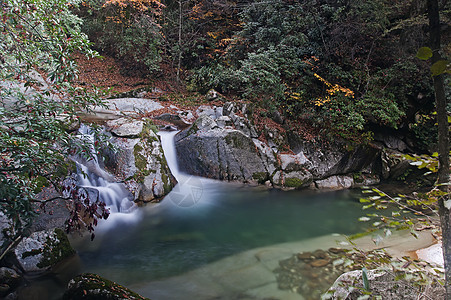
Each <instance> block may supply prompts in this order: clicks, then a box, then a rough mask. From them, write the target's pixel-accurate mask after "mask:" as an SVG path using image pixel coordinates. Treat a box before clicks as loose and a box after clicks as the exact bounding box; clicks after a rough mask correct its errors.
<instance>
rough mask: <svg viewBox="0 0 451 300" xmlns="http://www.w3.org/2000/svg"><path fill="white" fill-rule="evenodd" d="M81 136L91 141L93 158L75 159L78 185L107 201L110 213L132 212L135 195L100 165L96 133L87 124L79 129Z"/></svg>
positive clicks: (95, 197) (94, 196)
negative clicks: (96, 147) (96, 146)
mask: <svg viewBox="0 0 451 300" xmlns="http://www.w3.org/2000/svg"><path fill="white" fill-rule="evenodd" d="M79 135H80V138H82V139H85V140H88V141H90V142H91V144H92V146H91V154H92V155H93V159H92V160H90V161H86V160H84V159H81V158H77V159H75V161H76V163H77V167H78V180H77V181H78V183H77V184H78V186H80V187H83V188H85V189H86V190H87V192H88V193H89V194H90V195H91V196H92V197H93V198H94V199H99V200H101V201H103V202H105V204H106V206H107V207H108V208H109V210H110V213H112V214H114V213H130V212H131V211H133V210H134V209H135V207H136V206H135V204H134V202H133V196H132V195H131V193H130V192H129V191H128V190H127V189H126V187H125V185H124V184H123V183H118V182H115V181H114V177H113V176H112V175H111V174H109V173H107V172H106V171H105V170H104V169H103V168H102V167H101V165H100V163H99V158H98V157H97V155H96V153H95V150H94V134H93V133H92V132H91V130H90V128H89V127H88V126H86V125H82V126H81V127H80V130H79Z"/></svg>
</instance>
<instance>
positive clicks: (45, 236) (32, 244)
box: [15, 228, 75, 272]
mask: <svg viewBox="0 0 451 300" xmlns="http://www.w3.org/2000/svg"><path fill="white" fill-rule="evenodd" d="M15 254H16V257H17V259H18V261H19V263H20V264H21V266H22V268H23V269H24V270H25V271H26V272H40V271H46V270H48V269H50V268H51V267H53V266H55V265H56V264H58V263H60V262H61V261H63V260H64V259H66V258H69V257H71V256H72V255H74V254H75V250H74V249H73V248H72V246H71V245H70V242H69V239H68V238H67V236H66V234H65V233H64V231H63V230H61V229H59V228H57V229H54V230H51V231H38V232H34V233H33V234H32V235H31V236H30V237H28V238H25V239H24V240H22V241H21V242H20V243H19V245H17V247H16V249H15Z"/></svg>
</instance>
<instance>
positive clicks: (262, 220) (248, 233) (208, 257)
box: [33, 132, 362, 300]
mask: <svg viewBox="0 0 451 300" xmlns="http://www.w3.org/2000/svg"><path fill="white" fill-rule="evenodd" d="M174 134H175V133H174V132H161V133H160V136H161V139H162V145H163V149H164V152H165V156H166V157H167V160H168V164H169V166H170V168H171V171H172V172H173V174H174V176H175V177H176V178H177V180H178V182H179V183H178V185H177V186H176V187H175V188H174V190H173V191H172V192H171V193H170V194H169V195H167V196H166V197H165V199H163V201H162V202H160V203H158V204H150V205H146V206H144V207H140V208H138V209H133V210H126V211H125V212H114V213H112V214H111V216H110V218H109V219H108V220H106V221H103V222H101V223H100V224H99V226H98V228H96V238H95V239H94V241H93V242H91V241H90V239H89V236H88V235H86V236H83V237H80V236H78V235H73V236H72V237H71V243H72V245H73V246H74V248H75V249H76V250H77V253H78V255H77V256H76V257H75V258H74V259H72V260H71V261H70V262H68V263H66V264H65V265H63V266H60V267H59V269H57V270H55V273H54V274H52V275H49V276H46V277H43V278H41V279H39V281H38V282H35V284H34V285H33V286H34V288H35V289H39V290H38V293H39V294H41V295H45V298H38V297H34V298H33V299H59V297H60V296H61V294H62V292H63V290H64V288H65V286H66V284H67V281H68V280H69V279H70V278H71V277H73V276H74V275H76V274H79V273H83V272H93V273H97V274H99V275H101V276H104V277H105V278H108V279H110V280H113V281H116V282H118V283H120V284H122V285H125V286H128V287H131V288H132V289H133V287H134V286H139V287H145V286H146V285H147V284H149V283H152V282H154V281H161V280H164V279H166V278H170V277H173V276H179V275H182V274H185V273H187V272H189V271H192V270H195V269H198V268H200V267H203V266H206V265H208V264H211V263H213V262H215V261H218V260H220V259H223V258H225V257H230V256H233V255H237V254H239V253H242V252H244V251H246V250H249V249H253V248H259V247H266V246H271V245H275V244H280V243H287V242H298V241H307V240H309V239H312V238H316V237H320V236H325V235H330V234H333V233H338V234H353V233H356V232H359V231H361V230H362V224H361V223H359V222H358V221H357V219H358V217H360V216H361V215H362V209H361V204H360V203H359V201H358V197H359V193H358V192H355V191H338V192H336V191H335V192H324V191H323V192H318V191H311V190H302V191H289V192H287V191H279V190H275V189H270V190H268V189H265V188H261V187H250V186H246V185H243V184H236V183H226V182H220V181H216V180H211V179H205V178H199V177H194V176H189V175H186V174H182V173H180V172H179V171H178V168H177V162H176V161H175V147H174V144H173V136H174ZM106 185H108V184H106ZM120 198H121V199H122V198H124V197H123V196H121V197H120ZM121 199H119V201H123V200H121ZM121 205H122V206H123V203H122V204H121ZM121 205H119V206H121ZM141 290H143V291H144V292H143V291H141V292H142V294H143V296H146V297H150V298H152V299H156V300H164V299H177V297H176V296H171V293H170V291H165V292H168V295H169V296H168V295H166V296H165V297H161V298H158V297H153V296H155V295H152V293H151V292H147V290H146V289H145V288H142V289H141ZM35 293H36V291H34V292H33V294H35ZM145 293H148V294H145Z"/></svg>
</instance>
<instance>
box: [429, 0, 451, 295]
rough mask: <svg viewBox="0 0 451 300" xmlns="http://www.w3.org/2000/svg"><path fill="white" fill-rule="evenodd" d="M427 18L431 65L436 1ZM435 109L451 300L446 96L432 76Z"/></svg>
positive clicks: (440, 77)
mask: <svg viewBox="0 0 451 300" xmlns="http://www.w3.org/2000/svg"><path fill="white" fill-rule="evenodd" d="M427 4H428V16H429V30H430V47H431V49H432V52H433V55H432V63H435V62H437V61H438V60H440V52H439V51H440V18H439V7H438V1H437V0H428V1H427ZM433 80H434V91H435V105H436V109H437V123H438V155H439V170H438V184H439V187H440V189H441V190H442V191H445V192H447V195H446V196H444V197H442V198H441V199H439V213H440V223H441V227H442V236H443V240H442V242H443V244H442V248H443V257H444V260H445V287H446V299H447V300H451V283H450V281H451V224H450V212H451V209H450V201H451V200H450V197H449V195H448V192H449V186H448V185H447V184H448V183H449V182H450V180H449V178H450V177H449V125H448V116H447V112H446V105H447V101H446V95H445V85H444V80H443V74H441V75H438V76H434V77H433Z"/></svg>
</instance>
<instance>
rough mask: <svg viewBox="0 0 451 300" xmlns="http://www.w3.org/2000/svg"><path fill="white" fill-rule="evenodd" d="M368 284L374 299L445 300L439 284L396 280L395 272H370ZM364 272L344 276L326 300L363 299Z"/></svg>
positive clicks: (352, 272)
mask: <svg viewBox="0 0 451 300" xmlns="http://www.w3.org/2000/svg"><path fill="white" fill-rule="evenodd" d="M367 278H368V284H369V287H370V291H371V296H372V297H380V298H381V299H406V300H410V299H411V300H414V299H445V288H444V287H443V286H442V285H440V284H439V283H438V282H434V283H430V284H427V285H424V284H418V283H415V282H411V281H409V280H406V279H396V275H395V274H394V273H393V272H390V271H385V270H369V271H368V272H367ZM363 291H365V289H364V287H363V280H362V271H361V270H355V271H351V272H347V273H344V274H342V275H341V276H340V277H339V278H338V279H337V280H336V281H335V283H334V284H333V286H332V287H331V288H330V289H329V291H328V292H327V293H326V297H325V299H340V300H354V299H361V298H362V297H363V296H364V295H365V293H364V292H363Z"/></svg>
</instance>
